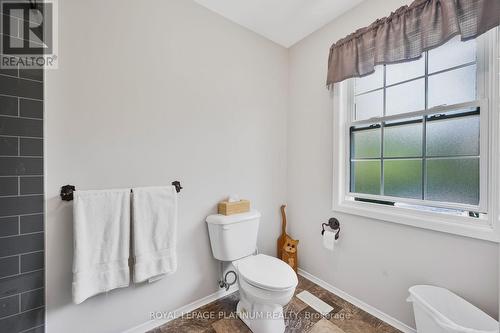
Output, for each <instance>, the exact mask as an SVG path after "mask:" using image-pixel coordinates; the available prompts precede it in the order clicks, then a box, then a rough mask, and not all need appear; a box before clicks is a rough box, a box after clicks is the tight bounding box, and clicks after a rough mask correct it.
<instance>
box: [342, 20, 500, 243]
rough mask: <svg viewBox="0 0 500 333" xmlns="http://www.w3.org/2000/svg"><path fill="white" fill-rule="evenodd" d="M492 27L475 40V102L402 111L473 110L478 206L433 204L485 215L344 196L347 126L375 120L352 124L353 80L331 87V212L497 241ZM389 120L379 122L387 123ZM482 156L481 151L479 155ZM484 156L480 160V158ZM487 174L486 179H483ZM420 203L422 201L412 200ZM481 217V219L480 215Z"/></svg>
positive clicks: (497, 45)
mask: <svg viewBox="0 0 500 333" xmlns="http://www.w3.org/2000/svg"><path fill="white" fill-rule="evenodd" d="M499 35H500V34H499V32H498V28H495V29H492V30H491V31H489V32H487V33H485V34H483V35H482V36H480V37H478V38H477V42H478V43H477V63H476V66H477V96H478V100H477V101H474V102H470V103H461V104H457V105H455V106H444V107H441V106H440V107H435V108H432V109H429V110H424V111H418V112H412V113H408V116H412V115H413V116H417V115H419V116H421V115H424V114H429V113H439V112H443V111H446V110H449V109H450V108H453V109H456V108H460V107H468V106H479V107H480V124H481V125H480V126H481V133H482V134H483V133H488V135H487V136H484V135H482V136H481V138H480V154H481V155H480V174H481V177H480V200H481V201H480V203H479V205H478V206H470V205H461V204H439V203H437V204H433V206H440V207H446V208H457V209H464V210H468V209H470V210H472V211H477V210H480V211H481V212H487V214H485V215H483V216H482V217H480V218H473V217H468V216H456V215H450V214H444V213H437V212H430V211H423V210H415V209H409V208H403V207H397V206H389V205H381V204H376V203H370V202H363V201H354V200H353V195H354V194H353V193H350V127H351V126H352V125H360V124H366V123H374V122H378V121H379V120H373V119H369V120H366V121H365V120H364V121H352V119H351V117H352V114H353V113H352V108H353V105H354V103H353V98H354V94H353V91H354V89H353V85H354V83H353V80H346V81H343V82H341V83H338V84H335V86H334V89H333V92H332V97H333V109H334V110H333V126H334V135H333V140H334V141H333V154H334V155H333V161H334V162H333V164H334V165H333V210H334V211H337V212H342V213H347V214H353V215H359V216H364V217H369V218H375V219H378V220H383V221H387V222H394V223H399V224H405V225H410V226H415V227H420V228H425V229H430V230H436V231H441V232H446V233H451V234H456V235H461V236H466V237H472V238H478V239H484V240H489V241H493V242H500V230H499V229H500V228H499V227H500V216H499V214H500V209H499V205H500V195H499V188H500V177H499V170H498V169H499V167H500V161H499V159H500V144H499V142H498V141H499V131H500V117H499V109H500V105H499V102H500V96H499V95H500V92H499V77H500V71H499V62H500V59H499V54H500V40H499ZM390 118H392V117H391V116H387V117H382V118H379V119H383V120H388V119H390ZM485 152H486V153H485ZM483 155H484V156H483ZM484 175H487V177H484ZM362 197H363V198H370V197H373V199H377V200H381V199H386V200H388V201H397V202H405V203H409V204H411V203H412V202H413V201H412V200H411V199H410V200H401V199H400V198H397V199H396V198H393V197H382V196H379V195H375V196H370V195H365V194H363V195H362ZM414 203H415V204H422V200H415V201H414ZM484 216H486V217H484Z"/></svg>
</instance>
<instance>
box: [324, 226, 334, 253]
mask: <svg viewBox="0 0 500 333" xmlns="http://www.w3.org/2000/svg"><path fill="white" fill-rule="evenodd" d="M335 233H336V232H334V231H330V230H325V233H324V234H323V247H324V248H325V249H327V250H330V251H333V250H334V249H335Z"/></svg>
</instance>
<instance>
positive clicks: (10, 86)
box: [0, 75, 43, 100]
mask: <svg viewBox="0 0 500 333" xmlns="http://www.w3.org/2000/svg"><path fill="white" fill-rule="evenodd" d="M0 94H2V95H9V96H18V97H26V98H34V99H40V100H41V99H43V83H42V82H38V81H33V80H26V79H21V78H16V77H12V76H6V75H0Z"/></svg>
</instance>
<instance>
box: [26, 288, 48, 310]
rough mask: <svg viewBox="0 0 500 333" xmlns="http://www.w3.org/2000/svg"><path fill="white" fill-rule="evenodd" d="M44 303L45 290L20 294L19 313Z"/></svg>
mask: <svg viewBox="0 0 500 333" xmlns="http://www.w3.org/2000/svg"><path fill="white" fill-rule="evenodd" d="M44 302H45V290H44V289H43V288H42V289H38V290H33V291H29V292H27V293H23V294H21V311H27V310H31V309H35V308H38V307H40V306H42V305H43V303H44Z"/></svg>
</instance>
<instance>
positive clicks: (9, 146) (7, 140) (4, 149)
mask: <svg viewBox="0 0 500 333" xmlns="http://www.w3.org/2000/svg"><path fill="white" fill-rule="evenodd" d="M18 153H19V138H16V137H12V136H0V155H2V156H17V155H18Z"/></svg>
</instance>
